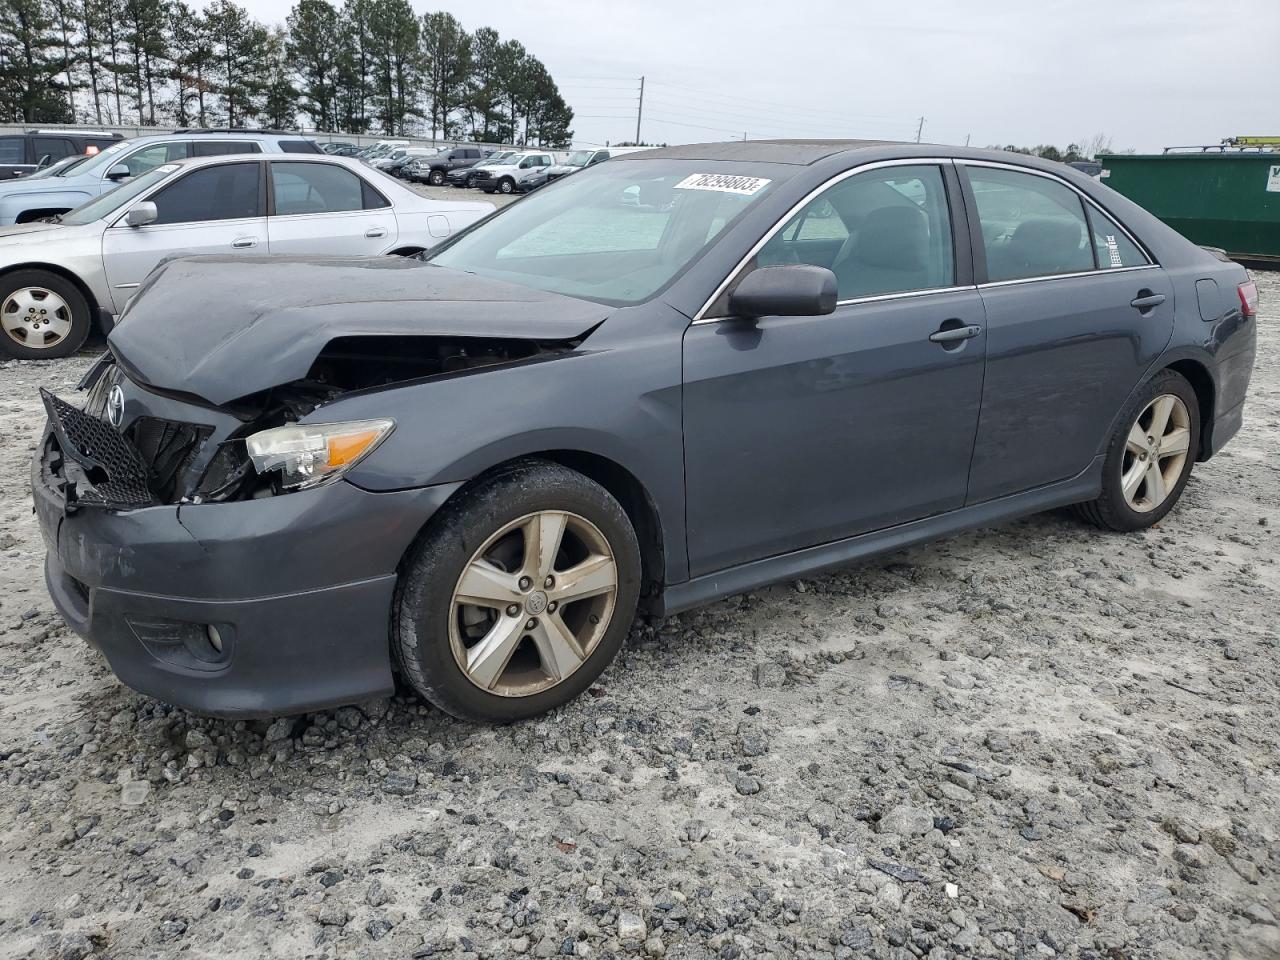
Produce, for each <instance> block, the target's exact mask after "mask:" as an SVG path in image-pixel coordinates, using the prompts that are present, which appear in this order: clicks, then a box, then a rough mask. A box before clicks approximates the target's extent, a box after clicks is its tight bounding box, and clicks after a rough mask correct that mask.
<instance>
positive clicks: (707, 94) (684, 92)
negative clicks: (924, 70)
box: [650, 80, 901, 122]
mask: <svg viewBox="0 0 1280 960" xmlns="http://www.w3.org/2000/svg"><path fill="white" fill-rule="evenodd" d="M650 83H654V84H657V85H658V86H662V87H670V88H671V89H672V90H676V91H678V92H679V94H680V95H681V96H682V97H696V98H698V99H700V100H710V99H722V100H736V101H738V102H740V103H745V104H747V105H748V106H751V107H761V106H764V107H780V108H782V109H784V110H789V111H791V112H793V113H795V112H799V113H815V114H817V113H821V114H827V115H828V116H834V117H837V118H839V119H842V120H845V119H857V120H888V121H893V120H894V118H893V117H885V116H872V115H869V114H852V113H845V112H844V111H840V110H827V109H825V108H822V107H801V106H797V105H796V104H794V103H783V102H781V101H777V100H772V101H771V100H761V99H759V98H757V97H743V96H738V95H736V94H730V93H719V92H714V91H703V92H690V91H691V90H696V88H690V87H684V86H677V85H676V84H673V83H665V82H663V81H661V80H651V81H650ZM897 122H901V121H897Z"/></svg>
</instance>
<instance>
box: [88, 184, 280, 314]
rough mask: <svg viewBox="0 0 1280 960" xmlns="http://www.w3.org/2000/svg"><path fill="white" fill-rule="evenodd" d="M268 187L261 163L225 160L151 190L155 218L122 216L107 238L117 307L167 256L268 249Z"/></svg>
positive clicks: (105, 253) (253, 253) (255, 253)
mask: <svg viewBox="0 0 1280 960" xmlns="http://www.w3.org/2000/svg"><path fill="white" fill-rule="evenodd" d="M265 192H266V191H265V185H264V183H263V179H262V165H261V164H260V163H257V162H254V161H241V162H238V163H220V164H217V165H215V166H209V167H200V168H198V169H196V170H192V171H191V172H190V173H187V174H184V175H183V176H181V177H179V178H178V179H176V180H174V181H172V182H170V183H168V184H165V185H164V186H162V187H161V188H160V189H159V190H157V191H156V192H155V193H153V194H151V195H150V196H149V197H148V198H147V199H149V200H151V201H152V202H154V203H155V205H156V210H157V212H158V214H159V216H158V217H157V218H156V220H155V221H154V222H153V223H149V224H147V225H146V226H142V227H130V226H128V225H127V224H125V222H124V217H123V216H121V217H120V218H119V219H118V220H116V222H115V223H114V224H112V226H110V227H108V228H107V230H106V231H105V232H104V233H103V238H102V260H103V264H104V265H105V267H106V273H107V283H108V284H110V287H111V296H112V299H113V300H114V301H115V305H116V311H117V312H119V311H120V310H122V309H123V308H124V304H125V303H126V302H127V301H128V299H129V297H131V296H132V295H133V291H134V290H135V289H137V287H138V285H139V284H140V283H141V282H142V281H143V280H144V279H145V278H146V276H147V274H148V273H150V272H151V270H152V269H153V268H154V267H155V265H156V264H157V263H159V262H160V261H161V260H162V259H164V258H165V257H168V256H171V255H174V254H207V253H221V254H235V255H238V256H261V255H263V254H265V253H266V252H267V218H266V216H265V213H266V204H265Z"/></svg>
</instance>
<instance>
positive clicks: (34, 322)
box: [0, 270, 93, 360]
mask: <svg viewBox="0 0 1280 960" xmlns="http://www.w3.org/2000/svg"><path fill="white" fill-rule="evenodd" d="M92 327H93V320H92V317H91V315H90V312H89V302H88V300H86V299H85V296H84V294H83V293H81V292H80V290H79V289H78V288H77V287H76V285H75V284H74V283H72V282H71V281H70V280H67V279H66V278H65V277H61V276H59V275H58V274H56V273H50V272H49V271H47V270H15V271H13V272H12V273H7V274H5V275H4V276H2V277H0V356H6V357H13V358H15V359H18V360H54V359H57V358H58V357H69V356H71V354H73V353H75V352H76V351H77V350H79V349H80V348H81V347H82V346H83V345H84V342H85V340H86V339H87V338H88V336H89V331H90V330H91V329H92Z"/></svg>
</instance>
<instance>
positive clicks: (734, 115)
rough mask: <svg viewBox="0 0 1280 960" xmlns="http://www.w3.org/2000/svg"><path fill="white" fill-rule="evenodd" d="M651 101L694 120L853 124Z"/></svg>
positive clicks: (844, 128)
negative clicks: (720, 119)
mask: <svg viewBox="0 0 1280 960" xmlns="http://www.w3.org/2000/svg"><path fill="white" fill-rule="evenodd" d="M652 102H653V103H654V104H655V105H659V106H662V107H663V108H665V109H664V112H670V111H672V110H675V111H679V112H680V113H681V114H684V115H686V116H687V117H688V118H689V119H695V120H698V119H707V118H714V119H719V118H721V117H723V118H725V119H726V120H733V121H735V123H738V122H741V121H746V122H748V123H758V122H760V121H762V120H763V121H766V122H769V123H781V124H795V125H798V126H803V127H809V128H824V129H828V130H833V131H838V132H839V133H842V134H847V133H848V132H849V127H850V126H852V125H853V123H852V121H850V122H845V123H838V122H836V121H834V120H820V121H819V120H812V119H809V118H807V117H803V116H793V117H780V116H776V115H773V114H767V113H750V112H746V111H742V112H738V111H734V110H726V111H721V110H715V109H712V108H710V107H697V106H686V105H683V104H677V103H673V102H671V101H670V100H653V101H652ZM887 125H888V124H881V126H887ZM896 126H897V127H899V128H902V127H905V126H907V124H906V123H902V122H899V123H898V124H896Z"/></svg>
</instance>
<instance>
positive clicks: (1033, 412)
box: [958, 161, 1173, 503]
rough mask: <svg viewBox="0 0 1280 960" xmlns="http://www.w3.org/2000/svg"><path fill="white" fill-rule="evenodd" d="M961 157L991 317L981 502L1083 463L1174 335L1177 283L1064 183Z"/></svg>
mask: <svg viewBox="0 0 1280 960" xmlns="http://www.w3.org/2000/svg"><path fill="white" fill-rule="evenodd" d="M958 164H959V161H958ZM959 165H960V169H961V170H962V172H963V173H965V174H966V176H967V184H968V187H967V190H968V192H967V194H966V196H967V199H968V202H969V204H970V205H971V207H976V216H975V217H973V220H974V222H975V223H976V224H977V226H978V228H979V231H977V232H975V236H974V246H975V248H976V257H975V259H976V260H977V263H976V267H977V269H978V271H979V274H978V276H979V280H980V281H982V282H981V283H980V285H979V289H980V291H981V293H982V300H983V303H984V305H985V307H986V314H987V372H986V379H985V381H984V384H983V390H982V417H981V419H980V421H979V424H978V436H977V441H976V444H975V447H974V456H973V470H972V473H971V476H970V483H969V498H968V502H970V503H980V502H982V501H984V500H991V499H994V498H996V497H1000V496H1005V495H1008V494H1012V493H1017V492H1019V491H1022V490H1028V489H1031V488H1034V487H1039V486H1044V485H1045V484H1049V483H1053V482H1055V481H1058V480H1066V479H1069V478H1071V477H1074V476H1076V475H1077V474H1079V473H1081V472H1082V471H1084V470H1086V469H1088V468H1089V466H1090V464H1091V463H1092V462H1093V459H1094V457H1096V456H1098V455H1099V454H1100V453H1101V452H1102V445H1103V441H1104V439H1105V437H1106V436H1107V434H1108V432H1109V430H1110V427H1111V423H1112V420H1113V419H1114V417H1115V416H1116V414H1117V413H1118V412H1119V410H1120V407H1121V405H1122V404H1123V403H1124V401H1125V399H1126V398H1127V397H1128V396H1129V394H1130V392H1131V391H1132V390H1133V388H1134V387H1135V386H1136V385H1137V384H1138V383H1139V382H1140V381H1141V380H1142V378H1143V377H1144V376H1145V375H1146V373H1147V371H1148V369H1149V368H1150V366H1151V364H1152V363H1153V362H1154V361H1155V359H1156V357H1158V356H1159V355H1160V353H1161V351H1162V350H1164V348H1165V346H1166V345H1167V344H1168V343H1169V339H1170V337H1171V336H1172V335H1173V289H1172V286H1171V284H1170V282H1169V280H1168V278H1167V277H1166V276H1165V275H1164V271H1163V270H1162V269H1161V268H1160V267H1159V266H1157V265H1155V264H1154V263H1153V262H1152V261H1151V259H1150V258H1149V257H1148V256H1147V254H1146V253H1145V252H1144V251H1143V250H1142V249H1141V247H1140V246H1139V245H1138V244H1137V243H1136V242H1135V241H1134V240H1133V239H1132V238H1131V237H1130V235H1129V234H1128V233H1127V232H1126V231H1125V230H1124V229H1123V227H1121V226H1120V225H1119V224H1118V223H1116V222H1115V221H1114V220H1112V219H1111V218H1109V217H1108V216H1107V215H1106V214H1105V213H1104V212H1103V211H1102V210H1100V209H1099V208H1098V207H1097V206H1096V205H1094V204H1093V203H1092V201H1089V200H1088V199H1087V198H1085V197H1084V196H1083V195H1082V194H1080V193H1078V192H1077V191H1076V190H1075V189H1074V188H1072V187H1071V186H1070V185H1069V184H1068V183H1067V182H1066V181H1065V180H1060V179H1058V178H1057V177H1054V176H1052V175H1050V174H1047V173H1040V172H1036V171H1031V170H1028V169H1025V168H1023V169H1020V168H1010V167H1008V166H1001V165H999V164H986V163H979V162H966V163H964V164H959ZM1135 301H1137V305H1134V304H1135ZM1157 301H1158V302H1157Z"/></svg>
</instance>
